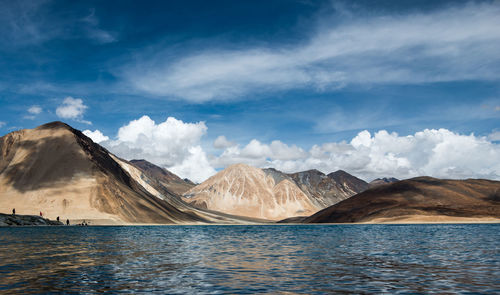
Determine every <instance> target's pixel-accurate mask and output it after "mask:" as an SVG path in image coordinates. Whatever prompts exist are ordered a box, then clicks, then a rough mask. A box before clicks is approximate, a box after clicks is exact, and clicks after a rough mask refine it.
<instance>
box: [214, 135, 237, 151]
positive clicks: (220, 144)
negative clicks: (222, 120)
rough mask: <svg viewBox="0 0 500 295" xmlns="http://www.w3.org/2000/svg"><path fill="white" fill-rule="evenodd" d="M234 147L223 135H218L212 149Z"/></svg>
mask: <svg viewBox="0 0 500 295" xmlns="http://www.w3.org/2000/svg"><path fill="white" fill-rule="evenodd" d="M234 145H236V143H234V142H232V141H229V140H227V138H226V137H225V136H224V135H220V136H219V137H217V138H216V139H215V141H214V148H216V149H224V148H228V147H231V146H234Z"/></svg>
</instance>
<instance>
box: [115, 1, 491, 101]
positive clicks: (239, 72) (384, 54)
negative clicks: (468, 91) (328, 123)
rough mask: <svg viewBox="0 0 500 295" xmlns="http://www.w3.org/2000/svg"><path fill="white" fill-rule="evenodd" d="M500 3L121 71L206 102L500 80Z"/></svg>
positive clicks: (354, 23) (144, 85)
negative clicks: (257, 94) (262, 94)
mask: <svg viewBox="0 0 500 295" xmlns="http://www.w3.org/2000/svg"><path fill="white" fill-rule="evenodd" d="M499 14H500V5H498V3H481V4H477V3H469V4H463V5H460V6H455V7H447V8H446V9H442V10H439V11H431V12H425V13H424V12H422V13H412V14H406V15H401V14H398V15H379V16H371V17H359V18H350V17H347V18H346V19H344V21H340V24H338V18H336V19H337V23H336V24H335V25H333V24H331V25H328V22H326V23H327V24H326V25H324V26H322V27H321V28H320V29H319V30H318V31H317V32H316V33H315V34H312V36H311V37H310V39H309V40H308V41H307V42H305V43H303V44H300V45H297V46H295V47H290V46H287V47H280V46H277V45H275V46H274V47H273V46H269V47H253V48H248V47H247V48H242V49H236V50H228V49H218V48H207V49H206V50H203V51H201V52H200V51H196V53H195V54H191V55H186V56H181V57H179V58H176V59H174V61H172V59H171V58H170V54H169V53H168V52H164V51H162V50H161V49H160V50H158V51H159V53H157V54H150V52H148V53H147V54H144V56H143V57H139V58H138V60H139V62H136V63H134V64H130V65H126V66H125V67H124V68H122V69H120V72H123V73H124V76H125V78H126V79H127V80H128V81H129V82H130V83H131V85H133V86H134V87H135V88H136V89H138V90H139V91H144V92H147V93H149V94H153V95H159V96H173V97H179V98H183V99H187V100H190V101H196V102H203V101H208V100H214V99H231V98H235V97H239V96H244V95H246V94H248V93H250V92H254V91H258V90H256V89H261V90H269V89H271V90H273V91H277V90H278V91H279V90H286V89H297V88H308V89H311V90H316V91H325V90H332V89H336V88H339V87H344V86H346V85H350V84H376V83H410V84H414V83H426V82H440V81H456V80H470V79H481V80H483V79H486V80H496V79H498V78H499V77H500V67H498V65H499V63H500V54H499V52H498V50H497V48H499V47H500V30H498V29H497V28H498V27H500V18H499V17H498V15H499Z"/></svg>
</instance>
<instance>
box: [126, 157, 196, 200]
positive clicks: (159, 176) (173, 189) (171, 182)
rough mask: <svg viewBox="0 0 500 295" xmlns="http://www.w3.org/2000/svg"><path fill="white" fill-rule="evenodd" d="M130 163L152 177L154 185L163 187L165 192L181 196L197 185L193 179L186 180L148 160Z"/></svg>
mask: <svg viewBox="0 0 500 295" xmlns="http://www.w3.org/2000/svg"><path fill="white" fill-rule="evenodd" d="M130 163H131V164H132V165H134V166H135V167H137V168H139V169H140V170H141V171H142V172H143V173H144V174H145V175H147V176H148V177H149V178H150V179H152V180H153V181H154V182H155V183H154V186H155V187H158V188H162V191H164V192H165V193H174V194H176V195H178V196H181V195H182V194H183V193H185V192H187V191H188V190H190V189H191V188H192V187H194V186H195V184H194V183H192V182H191V181H189V180H184V179H182V178H180V177H179V176H177V175H175V174H174V173H172V172H170V171H168V170H167V169H164V168H161V167H158V166H156V165H154V164H153V163H150V162H148V161H146V160H131V161H130Z"/></svg>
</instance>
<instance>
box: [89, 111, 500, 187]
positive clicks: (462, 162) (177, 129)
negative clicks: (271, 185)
mask: <svg viewBox="0 0 500 295" xmlns="http://www.w3.org/2000/svg"><path fill="white" fill-rule="evenodd" d="M206 132H207V127H206V125H205V123H204V122H197V123H185V122H183V121H181V120H178V119H175V118H173V117H169V118H167V120H166V121H164V122H161V123H156V122H155V121H153V120H152V119H151V118H149V117H148V116H143V117H141V118H139V119H137V120H133V121H131V122H129V123H128V124H126V125H124V126H123V127H121V128H120V129H119V130H118V135H117V137H116V139H114V140H107V137H106V136H104V135H103V134H102V133H101V132H100V131H99V130H96V131H93V132H92V131H90V130H86V131H85V132H84V133H85V134H86V135H87V136H89V137H91V138H92V139H94V141H96V142H101V144H103V145H104V146H106V147H107V148H109V149H110V151H111V152H113V153H115V154H117V155H118V156H120V157H123V158H125V159H128V160H131V159H147V160H149V161H151V162H153V163H155V164H157V165H160V166H163V167H165V168H167V169H169V170H171V171H173V172H174V173H176V174H178V175H179V176H181V177H184V178H186V177H187V178H189V179H191V180H193V181H196V182H202V181H204V180H205V179H207V178H208V177H209V176H211V175H213V174H215V172H216V169H221V168H225V167H227V166H228V165H231V164H236V163H246V164H249V165H253V166H257V167H262V168H264V167H274V168H276V169H279V170H281V171H284V172H297V171H303V170H308V169H318V170H320V171H323V172H324V173H330V172H333V171H336V170H339V169H342V170H345V171H347V172H349V173H352V174H354V175H356V176H358V177H361V178H363V179H365V180H367V181H370V180H372V179H375V178H378V177H396V178H400V179H404V178H410V177H415V176H422V175H427V176H433V177H439V178H456V179H463V178H488V179H500V145H499V144H497V143H494V142H493V141H492V140H495V138H494V136H490V137H478V136H475V135H474V134H470V135H463V134H458V133H455V132H452V131H450V130H447V129H425V130H423V131H420V132H416V133H415V134H412V135H407V136H400V135H398V134H397V133H389V132H387V131H385V130H380V131H378V132H376V133H374V134H371V133H370V132H368V131H366V130H365V131H362V132H359V133H358V134H357V135H356V136H355V137H354V138H352V139H351V140H350V141H349V142H347V141H341V142H328V143H323V144H320V145H319V144H317V145H314V146H312V147H311V148H310V149H309V150H304V149H303V148H301V147H298V146H296V145H288V144H285V143H283V142H281V141H279V140H275V141H272V142H271V143H269V144H266V143H262V142H260V141H258V140H256V139H253V140H251V141H250V142H249V143H248V144H246V145H243V146H242V145H239V144H236V143H234V142H231V141H230V140H228V139H227V138H226V137H224V136H219V137H218V138H217V139H216V140H215V141H214V147H216V148H217V149H218V150H219V151H221V152H220V153H219V154H208V155H207V153H206V152H205V151H204V150H203V148H202V145H201V141H202V137H203V136H204V135H205V134H206Z"/></svg>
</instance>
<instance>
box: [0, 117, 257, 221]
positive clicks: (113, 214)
mask: <svg viewBox="0 0 500 295" xmlns="http://www.w3.org/2000/svg"><path fill="white" fill-rule="evenodd" d="M0 155H1V158H0V208H2V211H4V212H10V210H12V208H15V209H16V211H17V212H18V213H19V214H32V215H38V214H39V213H40V212H41V213H42V214H43V215H44V216H47V217H50V218H52V219H55V218H56V217H57V216H60V217H61V218H62V219H63V220H64V219H66V218H69V219H71V220H82V219H86V220H93V221H94V223H112V224H114V223H155V224H156V223H213V222H217V223H247V222H249V220H244V219H241V218H238V217H232V216H228V215H224V214H219V213H214V212H208V211H202V210H200V209H197V208H193V207H192V206H189V205H188V204H186V203H184V202H183V201H182V200H181V199H180V197H179V194H180V193H181V192H183V191H184V190H185V189H186V188H188V187H189V186H191V185H192V184H191V183H189V182H187V181H182V180H181V179H180V178H178V177H176V176H173V175H170V174H169V173H167V172H166V171H163V172H165V173H164V174H165V175H163V177H149V176H154V175H156V174H155V173H159V174H162V172H161V171H157V170H156V169H151V167H149V168H148V165H146V163H143V162H141V163H137V162H136V165H137V166H135V165H134V164H133V163H132V162H128V161H125V160H123V159H120V158H118V157H116V156H115V155H113V154H111V153H110V152H109V151H108V150H106V149H105V148H103V147H102V146H100V145H98V144H96V143H94V142H93V141H92V140H91V139H90V138H88V137H87V136H85V135H84V134H83V133H82V132H80V131H78V130H76V129H73V128H71V127H70V126H69V125H66V124H64V123H62V122H52V123H48V124H45V125H42V126H39V127H37V128H35V129H24V130H20V131H15V132H11V133H9V134H7V135H5V136H3V137H1V138H0ZM160 169H161V168H160ZM143 171H146V172H143ZM148 175H149V176H148Z"/></svg>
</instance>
